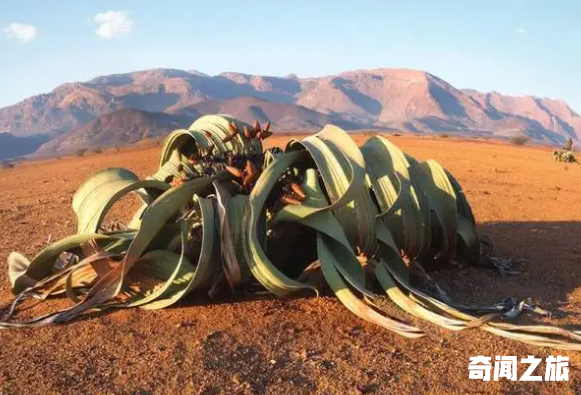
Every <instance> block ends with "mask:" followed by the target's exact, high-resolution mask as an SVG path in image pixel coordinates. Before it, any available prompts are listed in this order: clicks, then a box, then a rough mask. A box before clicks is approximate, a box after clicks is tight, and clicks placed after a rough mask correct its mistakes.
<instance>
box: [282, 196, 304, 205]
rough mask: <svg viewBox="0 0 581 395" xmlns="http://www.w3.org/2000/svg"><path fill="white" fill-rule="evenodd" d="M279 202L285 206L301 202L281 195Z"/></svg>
mask: <svg viewBox="0 0 581 395" xmlns="http://www.w3.org/2000/svg"><path fill="white" fill-rule="evenodd" d="M280 202H281V203H282V204H284V205H287V204H292V205H298V204H301V201H300V200H298V199H296V198H294V197H292V196H290V195H282V196H281V197H280Z"/></svg>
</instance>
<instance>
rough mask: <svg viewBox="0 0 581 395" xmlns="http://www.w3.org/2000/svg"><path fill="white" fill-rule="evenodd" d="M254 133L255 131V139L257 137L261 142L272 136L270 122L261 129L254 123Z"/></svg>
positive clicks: (258, 124)
mask: <svg viewBox="0 0 581 395" xmlns="http://www.w3.org/2000/svg"><path fill="white" fill-rule="evenodd" d="M254 131H255V135H256V137H258V138H259V139H261V140H264V139H266V138H268V137H270V136H272V132H271V131H270V121H268V122H267V123H266V125H265V126H264V128H262V127H261V126H260V123H259V122H258V121H256V122H255V123H254Z"/></svg>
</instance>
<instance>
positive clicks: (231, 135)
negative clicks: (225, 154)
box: [222, 134, 236, 143]
mask: <svg viewBox="0 0 581 395" xmlns="http://www.w3.org/2000/svg"><path fill="white" fill-rule="evenodd" d="M235 136H236V135H235V134H229V135H228V136H226V137H224V138H223V139H222V142H223V143H229V142H230V141H232V139H233V138H234V137H235Z"/></svg>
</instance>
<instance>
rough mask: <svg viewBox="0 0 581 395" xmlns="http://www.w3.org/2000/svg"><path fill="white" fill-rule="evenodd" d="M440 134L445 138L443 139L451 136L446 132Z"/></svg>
mask: <svg viewBox="0 0 581 395" xmlns="http://www.w3.org/2000/svg"><path fill="white" fill-rule="evenodd" d="M439 136H440V137H441V138H443V139H447V138H448V137H450V136H449V135H448V134H446V133H441V134H440V135H439Z"/></svg>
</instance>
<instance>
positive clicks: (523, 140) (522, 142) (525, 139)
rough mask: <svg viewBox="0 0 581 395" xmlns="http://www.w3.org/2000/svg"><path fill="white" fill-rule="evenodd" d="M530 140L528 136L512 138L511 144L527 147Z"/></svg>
mask: <svg viewBox="0 0 581 395" xmlns="http://www.w3.org/2000/svg"><path fill="white" fill-rule="evenodd" d="M530 139H531V138H530V137H527V136H512V137H511V138H510V142H511V144H514V145H525V144H526V143H528V142H529V141H530Z"/></svg>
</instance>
